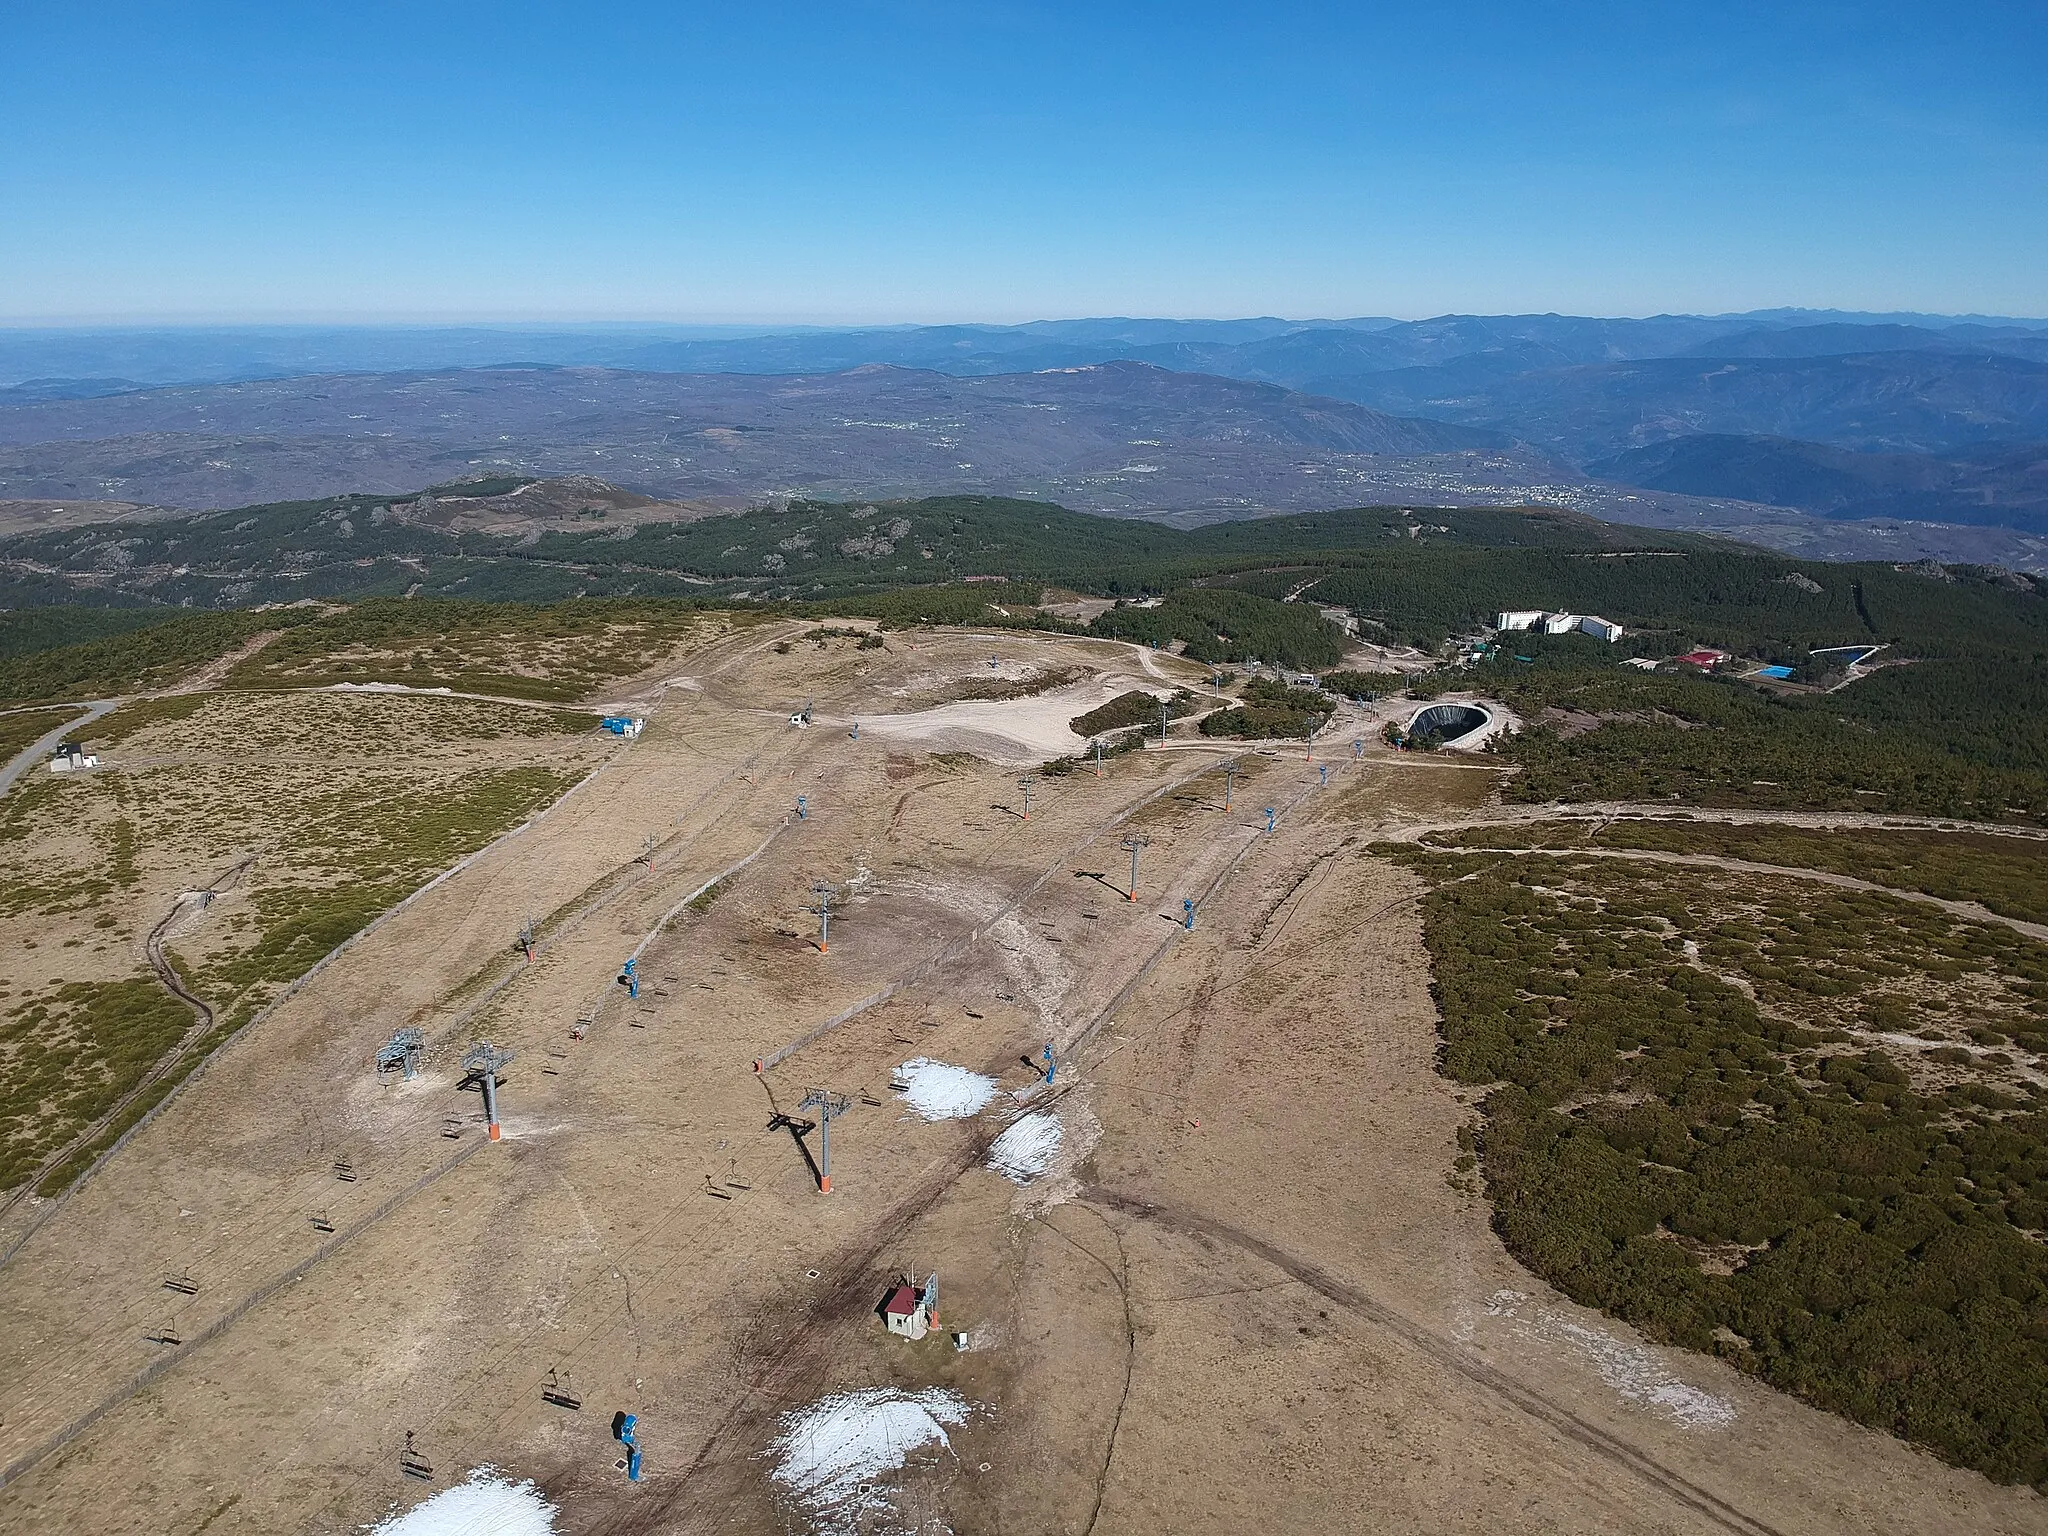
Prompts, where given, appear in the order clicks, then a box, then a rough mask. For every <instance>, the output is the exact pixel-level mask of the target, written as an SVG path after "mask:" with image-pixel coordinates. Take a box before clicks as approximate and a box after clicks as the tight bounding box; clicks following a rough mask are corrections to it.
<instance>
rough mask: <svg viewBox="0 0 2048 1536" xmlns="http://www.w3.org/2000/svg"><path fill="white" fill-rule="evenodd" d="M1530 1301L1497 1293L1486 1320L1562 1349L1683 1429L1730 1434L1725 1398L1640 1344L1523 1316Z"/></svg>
mask: <svg viewBox="0 0 2048 1536" xmlns="http://www.w3.org/2000/svg"><path fill="white" fill-rule="evenodd" d="M1528 1299H1529V1298H1528V1296H1527V1295H1526V1294H1524V1293H1523V1292H1521V1291H1495V1292H1494V1293H1493V1296H1492V1298H1491V1299H1490V1300H1489V1301H1488V1302H1487V1306H1486V1315H1487V1316H1488V1317H1504V1318H1511V1319H1513V1321H1514V1323H1515V1325H1516V1331H1517V1332H1519V1333H1522V1334H1524V1335H1525V1336H1527V1337H1530V1338H1534V1339H1539V1340H1543V1341H1546V1342H1551V1343H1562V1344H1565V1345H1568V1346H1569V1347H1571V1348H1573V1349H1575V1350H1577V1351H1578V1352H1579V1353H1580V1354H1582V1355H1584V1356H1586V1358H1587V1359H1588V1360H1590V1361H1591V1362H1592V1365H1593V1369H1595V1370H1596V1371H1598V1372H1599V1373H1600V1379H1601V1380H1602V1381H1604V1382H1606V1383H1607V1385H1608V1386H1610V1387H1612V1388H1613V1389H1614V1390H1615V1391H1616V1392H1618V1393H1619V1394H1621V1396H1622V1397H1624V1398H1626V1399H1627V1400H1628V1401H1629V1402H1632V1403H1641V1404H1643V1405H1644V1406H1645V1407H1647V1408H1650V1409H1653V1410H1654V1411H1656V1412H1658V1413H1661V1414H1663V1415H1664V1416H1665V1417H1666V1418H1668V1419H1670V1420H1671V1421H1672V1422H1673V1423H1675V1424H1677V1425H1678V1426H1679V1427H1680V1428H1681V1429H1726V1428H1727V1427H1728V1426H1729V1425H1730V1424H1733V1423H1734V1422H1735V1405H1734V1404H1733V1403H1731V1402H1730V1401H1729V1400H1728V1399H1727V1398H1725V1397H1716V1396H1715V1395H1714V1394H1713V1393H1711V1392H1707V1391H1703V1390H1701V1389H1700V1388H1699V1387H1695V1386H1692V1385H1690V1384H1689V1383H1687V1382H1683V1381H1680V1380H1679V1379H1678V1378H1677V1377H1676V1376H1674V1375H1672V1374H1671V1372H1669V1371H1667V1370H1666V1369H1665V1368H1664V1367H1663V1366H1662V1365H1660V1364H1659V1363H1658V1362H1657V1360H1656V1358H1655V1357H1654V1356H1652V1355H1651V1353H1650V1352H1649V1351H1648V1350H1647V1349H1644V1348H1643V1347H1642V1346H1641V1345H1640V1344H1630V1343H1627V1342H1626V1341H1624V1340H1621V1339H1617V1338H1616V1337H1615V1336H1614V1335H1613V1334H1611V1333H1608V1332H1607V1331H1606V1330H1605V1329H1601V1328H1591V1327H1588V1326H1587V1325H1586V1324H1584V1323H1581V1322H1578V1321H1576V1320H1575V1319H1573V1318H1570V1317H1567V1316H1566V1315H1565V1314H1564V1313H1562V1312H1555V1311H1552V1310H1551V1309H1550V1308H1548V1307H1539V1308H1537V1309H1536V1311H1535V1313H1534V1315H1532V1316H1528V1317H1525V1316H1523V1315H1522V1311H1521V1308H1522V1304H1523V1303H1524V1302H1526V1301H1528Z"/></svg>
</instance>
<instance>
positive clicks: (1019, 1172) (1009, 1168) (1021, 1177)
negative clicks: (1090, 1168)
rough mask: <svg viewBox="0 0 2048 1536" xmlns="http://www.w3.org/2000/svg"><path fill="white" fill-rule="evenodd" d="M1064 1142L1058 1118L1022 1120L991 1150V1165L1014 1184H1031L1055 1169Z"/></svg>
mask: <svg viewBox="0 0 2048 1536" xmlns="http://www.w3.org/2000/svg"><path fill="white" fill-rule="evenodd" d="M1064 1138H1065V1132H1064V1131H1063V1130H1062V1129H1061V1127H1060V1121H1059V1116H1057V1115H1051V1114H1046V1113H1044V1112H1043V1111H1041V1112H1039V1113H1036V1114H1029V1115H1024V1116H1021V1117H1020V1118H1019V1119H1018V1120H1017V1122H1016V1123H1015V1124H1013V1125H1012V1126H1011V1127H1010V1128H1009V1129H1008V1130H1006V1131H1004V1132H1003V1134H1002V1135H1000V1136H998V1137H997V1138H996V1140H995V1145H994V1146H992V1147H990V1148H989V1149H988V1165H989V1167H991V1168H993V1169H994V1170H995V1171H996V1172H997V1173H1000V1174H1001V1175H1002V1176H1003V1177H1004V1178H1006V1179H1008V1180H1009V1181H1010V1182H1011V1183H1012V1184H1029V1183H1030V1182H1031V1181H1032V1180H1033V1179H1035V1178H1038V1177H1040V1176H1041V1175H1042V1174H1044V1173H1045V1172H1046V1171H1047V1170H1048V1169H1050V1168H1051V1167H1052V1164H1053V1159H1054V1158H1055V1157H1057V1156H1058V1155H1059V1150H1060V1142H1061V1141H1062V1140H1063V1139H1064Z"/></svg>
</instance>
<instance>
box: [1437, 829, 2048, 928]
mask: <svg viewBox="0 0 2048 1536" xmlns="http://www.w3.org/2000/svg"><path fill="white" fill-rule="evenodd" d="M1429 841H1430V842H1431V843H1433V844H1437V845H1439V846H1444V847H1463V848H1554V849H1563V850H1569V849H1572V848H1641V849H1652V850H1656V851H1658V852H1663V853H1684V854H1707V855H1714V856H1718V857H1722V858H1730V859H1742V860H1745V861H1747V862H1749V863H1752V864H1774V865H1779V866H1784V867H1788V868H1794V869H1825V870H1830V871H1833V872H1834V873H1835V874H1840V875H1852V876H1854V877H1855V878H1857V879H1859V880H1868V881H1870V882H1872V883H1873V884H1876V885H1889V886H1893V887H1895V888H1897V889H1899V890H1902V891H1920V892H1922V893H1924V894H1926V895H1929V896H1939V897H1941V898H1943V899H1944V900H1947V901H1974V902H1977V903H1978V904H1980V905H1981V906H1983V907H1985V908H1987V909H1988V910H1990V911H1993V912H1996V913H1998V914H1999V915H2000V916H2001V917H2014V918H2019V919H2021V920H2023V921H2027V922H2036V923H2048V841H2041V840H2038V839H2034V838H2025V837H2004V836H1999V835H1998V834H1996V833H1974V832H1932V831H1927V832H1919V831H1912V830H1909V829H1906V828H1890V827H1888V828H1884V829H1882V830H1875V829H1873V830H1856V829H1853V828H1840V827H1830V828H1825V829H1822V828H1813V827H1787V826H1776V825H1772V824H1770V823H1764V822H1758V823H1749V824H1741V823H1728V822H1711V821H1674V820H1663V819H1659V820H1655V821H1651V820H1644V819H1641V818H1637V817H1628V818H1622V819H1618V820H1615V821H1608V822H1600V823H1591V822H1525V823H1522V824H1520V825H1517V826H1495V827H1471V828H1467V829H1464V830H1461V831H1458V832H1447V833H1439V834H1436V835H1434V836H1432V837H1431V838H1430V839H1429Z"/></svg>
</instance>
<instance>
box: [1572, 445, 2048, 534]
mask: <svg viewBox="0 0 2048 1536" xmlns="http://www.w3.org/2000/svg"><path fill="white" fill-rule="evenodd" d="M1588 467H1589V469H1590V470H1591V472H1592V473H1593V474H1596V475H1599V476H1602V477H1603V478H1606V479H1609V480H1617V481H1620V482H1621V483H1623V484H1625V485H1640V486H1646V487H1649V488H1651V489H1653V490H1659V491H1673V492H1677V493H1679V494H1681V495H1686V496H1722V497H1731V498H1734V499H1737V500H1741V501H1759V502H1768V503H1771V504H1773V505H1776V506H1783V507H1802V508H1805V509H1807V510H1809V511H1813V512H1818V513H1820V514H1822V515H1823V516H1826V517H1831V518H1838V519H1844V520H1849V519H1863V518H1879V517H1884V518H1911V519H1914V520H1917V521H1920V522H1931V523H1974V524H1979V525H1984V526H1991V527H2003V528H2020V529H2025V530H2026V531H2028V532H2030V533H2039V534H2048V442H2038V443H2019V444H2008V443H1993V444H1987V445H1983V446H1979V447H1975V448H1963V449H1953V450H1950V451H1948V452H1946V453H1938V454H1932V453H1851V452H1848V451H1846V450H1844V449H1841V448H1829V447H1826V446H1824V445H1822V444H1819V443H1801V442H1792V441H1789V440H1787V439H1785V438H1782V437H1757V436H1748V437H1745V436H1739V435H1727V434H1720V433H1703V434H1700V435H1697V436H1693V437H1676V438H1671V439H1668V440H1667V441H1665V442H1661V443H1652V444H1651V445H1650V446H1648V447H1647V448H1631V449H1629V450H1628V451H1626V452H1624V453H1620V454H1617V455H1615V456H1614V457H1613V458H1611V459H1607V460H1605V461H1603V462H1600V463H1596V464H1593V465H1590V466H1588Z"/></svg>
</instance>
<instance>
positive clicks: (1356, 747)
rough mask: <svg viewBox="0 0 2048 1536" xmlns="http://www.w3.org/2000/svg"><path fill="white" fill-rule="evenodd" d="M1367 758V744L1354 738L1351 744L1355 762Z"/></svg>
mask: <svg viewBox="0 0 2048 1536" xmlns="http://www.w3.org/2000/svg"><path fill="white" fill-rule="evenodd" d="M1364 756H1365V742H1364V741H1363V740H1362V739H1360V738H1356V737H1354V738H1353V739H1352V742H1351V757H1352V760H1353V761H1354V762H1356V761H1357V760H1358V759H1359V758H1362V757H1364Z"/></svg>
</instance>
